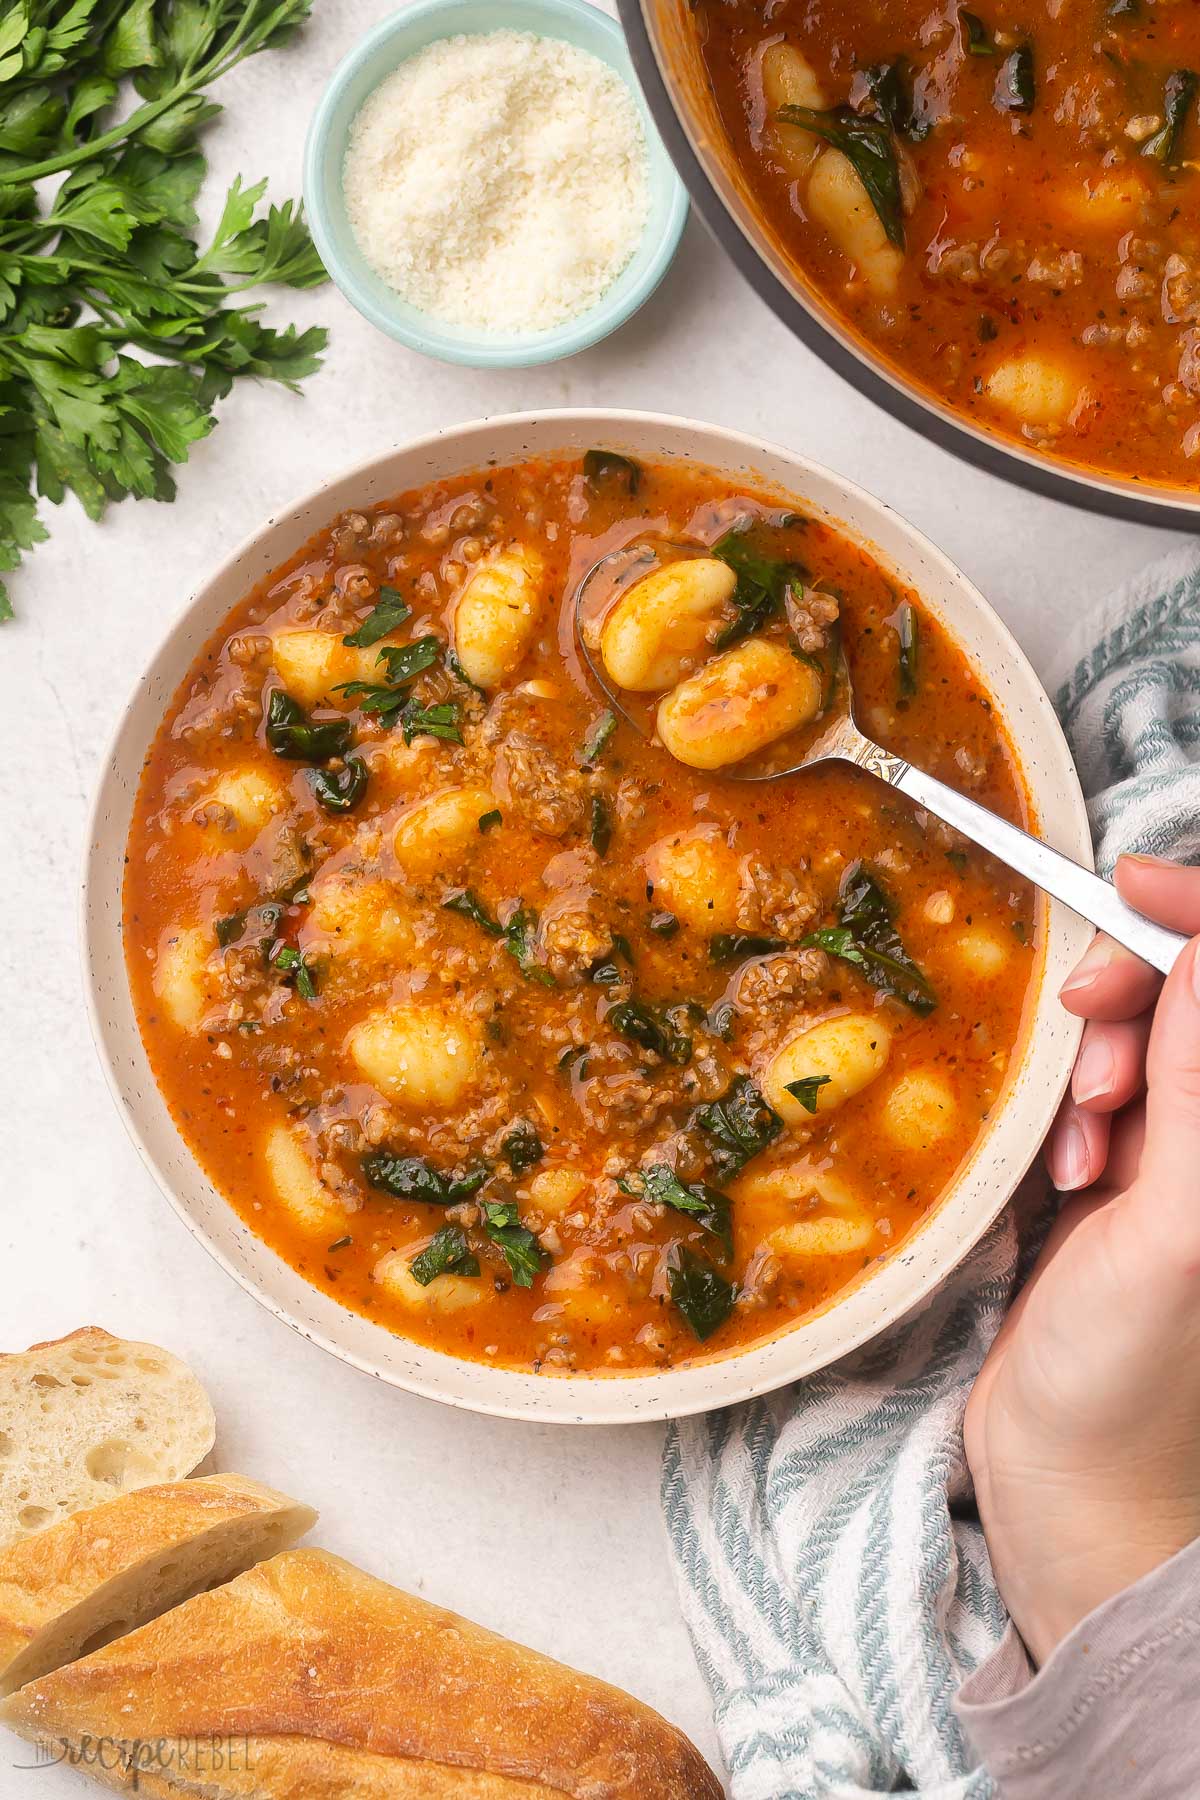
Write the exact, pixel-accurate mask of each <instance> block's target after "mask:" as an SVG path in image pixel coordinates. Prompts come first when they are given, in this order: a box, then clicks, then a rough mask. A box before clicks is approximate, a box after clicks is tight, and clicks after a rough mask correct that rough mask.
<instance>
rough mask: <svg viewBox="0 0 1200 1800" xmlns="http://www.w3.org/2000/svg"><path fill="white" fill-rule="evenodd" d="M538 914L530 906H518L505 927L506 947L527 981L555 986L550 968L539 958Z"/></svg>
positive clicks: (544, 985) (545, 985)
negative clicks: (543, 964)
mask: <svg viewBox="0 0 1200 1800" xmlns="http://www.w3.org/2000/svg"><path fill="white" fill-rule="evenodd" d="M537 925H538V919H537V914H536V913H535V912H533V911H532V910H531V909H530V908H529V907H526V906H518V908H517V910H516V912H515V913H514V914H513V915H512V917H511V918H510V919H509V921H508V924H507V925H506V926H505V927H504V931H503V939H504V948H505V949H506V950H507V951H508V954H509V955H510V956H511V957H513V958H514V960H515V962H516V965H517V967H518V969H520V971H521V973H522V975H524V977H525V979H526V981H540V982H541V984H542V986H543V987H554V986H555V985H556V984H555V980H554V977H553V975H552V974H551V973H550V971H549V969H546V968H543V967H542V965H541V963H539V962H538V960H537Z"/></svg>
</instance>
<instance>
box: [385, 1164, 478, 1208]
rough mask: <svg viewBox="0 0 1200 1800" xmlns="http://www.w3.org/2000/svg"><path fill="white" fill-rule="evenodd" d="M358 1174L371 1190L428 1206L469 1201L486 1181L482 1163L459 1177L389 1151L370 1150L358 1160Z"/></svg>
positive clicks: (451, 1204)
mask: <svg viewBox="0 0 1200 1800" xmlns="http://www.w3.org/2000/svg"><path fill="white" fill-rule="evenodd" d="M362 1172H363V1174H364V1175H365V1176H366V1178H367V1180H368V1181H369V1182H370V1184H371V1186H372V1187H376V1188H382V1189H383V1191H384V1193H385V1194H391V1195H392V1197H393V1198H394V1199H396V1200H422V1201H424V1202H426V1203H427V1204H428V1205H430V1206H454V1205H456V1204H457V1202H458V1201H460V1200H469V1199H470V1198H471V1195H472V1194H474V1193H476V1192H477V1191H478V1189H479V1188H481V1187H482V1186H483V1184H484V1182H485V1181H486V1180H487V1178H488V1174H489V1171H488V1170H487V1169H486V1168H484V1167H483V1165H482V1163H476V1164H475V1165H474V1166H473V1167H471V1168H468V1169H465V1170H463V1172H462V1173H461V1174H450V1175H447V1174H445V1173H444V1172H443V1171H442V1170H441V1169H435V1168H434V1166H433V1164H432V1163H431V1162H429V1161H428V1160H427V1159H426V1158H425V1157H423V1156H397V1155H396V1154H395V1152H394V1151H391V1150H372V1151H371V1152H370V1153H369V1154H368V1155H366V1156H364V1157H363V1159H362Z"/></svg>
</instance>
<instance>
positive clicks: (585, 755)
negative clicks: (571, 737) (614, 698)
mask: <svg viewBox="0 0 1200 1800" xmlns="http://www.w3.org/2000/svg"><path fill="white" fill-rule="evenodd" d="M616 729H617V715H616V713H615V712H602V713H601V714H600V716H599V718H598V719H593V720H592V723H591V724H590V725H589V726H588V732H587V736H586V737H585V738H584V740H583V744H582V747H581V749H580V752H579V766H580V768H581V769H594V768H595V766H596V764H597V763H598V762H599V761H600V758H601V756H602V755H603V754H604V749H605V746H606V745H607V743H608V740H609V738H610V737H611V736H612V734H613V732H614V731H615V730H616Z"/></svg>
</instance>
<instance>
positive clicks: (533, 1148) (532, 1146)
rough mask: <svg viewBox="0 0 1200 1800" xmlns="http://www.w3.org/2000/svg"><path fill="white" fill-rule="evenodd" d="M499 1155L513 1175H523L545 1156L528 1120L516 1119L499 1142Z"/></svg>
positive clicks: (539, 1139) (539, 1140)
mask: <svg viewBox="0 0 1200 1800" xmlns="http://www.w3.org/2000/svg"><path fill="white" fill-rule="evenodd" d="M500 1154H501V1156H503V1158H504V1160H505V1162H506V1163H507V1164H508V1166H509V1168H510V1169H511V1170H512V1172H513V1174H514V1175H523V1174H524V1173H525V1171H526V1169H532V1168H534V1167H535V1166H536V1164H538V1163H540V1162H541V1160H542V1158H543V1156H545V1154H546V1150H545V1146H544V1145H543V1143H542V1140H541V1138H540V1137H539V1136H538V1134H537V1132H536V1131H535V1130H534V1128H533V1126H532V1125H531V1124H530V1122H529V1120H528V1119H518V1120H517V1121H516V1123H515V1124H514V1125H512V1126H511V1127H510V1128H509V1130H508V1132H507V1133H506V1134H505V1136H504V1137H503V1138H502V1139H501V1141H500Z"/></svg>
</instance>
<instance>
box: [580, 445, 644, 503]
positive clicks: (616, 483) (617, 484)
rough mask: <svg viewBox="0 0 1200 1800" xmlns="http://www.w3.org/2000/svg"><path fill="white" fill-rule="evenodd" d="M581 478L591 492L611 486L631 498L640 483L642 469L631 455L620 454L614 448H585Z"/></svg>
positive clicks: (594, 492) (601, 490)
mask: <svg viewBox="0 0 1200 1800" xmlns="http://www.w3.org/2000/svg"><path fill="white" fill-rule="evenodd" d="M583 478H584V480H585V481H586V482H587V484H588V486H589V488H591V490H592V492H593V494H602V493H603V492H604V491H605V489H606V488H611V489H612V490H613V491H614V492H616V493H622V494H626V495H628V497H629V498H630V499H632V498H633V496H634V495H635V494H636V493H637V491H638V488H639V486H640V485H641V480H642V471H641V468H640V467H639V465H638V464H637V463H635V462H634V461H633V459H632V457H629V456H620V455H618V453H617V452H616V451H615V450H585V451H584V453H583Z"/></svg>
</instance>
